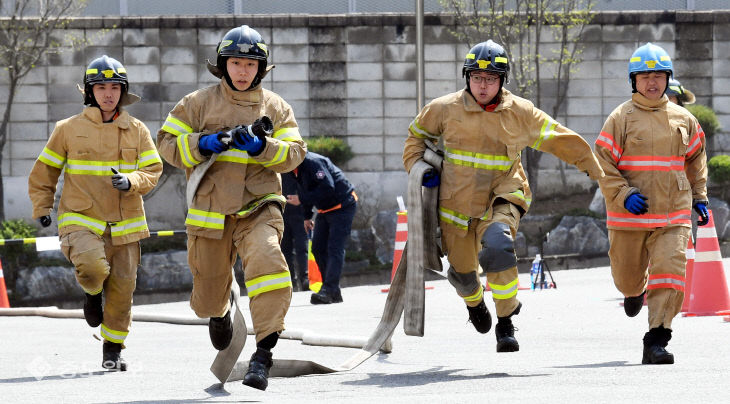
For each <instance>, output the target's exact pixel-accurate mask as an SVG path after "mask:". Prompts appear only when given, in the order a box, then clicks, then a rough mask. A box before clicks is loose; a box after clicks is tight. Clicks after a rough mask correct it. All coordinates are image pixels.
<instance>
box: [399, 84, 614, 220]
mask: <svg viewBox="0 0 730 404" xmlns="http://www.w3.org/2000/svg"><path fill="white" fill-rule="evenodd" d="M439 140H443V145H444V152H445V156H444V163H443V168H442V171H441V185H440V187H439V218H440V220H441V223H442V225H443V224H444V223H445V224H447V225H448V226H445V227H444V229H445V230H449V231H456V232H458V233H461V234H465V233H466V231H467V228H468V226H469V221H470V220H472V219H483V220H486V219H488V218H489V217H491V215H492V205H493V204H494V201H495V200H496V199H498V198H501V199H504V200H506V201H509V202H510V203H512V204H514V205H516V206H517V207H518V208H519V209H520V211H521V212H522V213H523V214H524V213H525V212H527V210H528V209H529V207H530V203H531V200H532V199H531V198H532V193H531V191H530V187H529V184H528V182H527V176H526V175H525V172H524V169H523V167H522V162H521V161H520V154H521V152H522V150H523V149H524V148H525V147H532V148H533V149H535V150H540V151H546V152H549V153H551V154H554V155H555V156H556V157H558V158H560V159H561V160H563V161H565V162H566V163H569V164H572V165H575V166H577V167H578V169H580V170H582V171H585V172H587V173H588V175H589V176H590V177H591V178H592V179H594V180H596V179H598V178H601V177H602V176H603V170H601V167H600V166H599V164H598V161H597V160H596V157H595V156H594V155H593V152H592V151H591V147H590V145H589V144H588V143H587V142H586V141H585V140H584V139H583V138H582V137H581V136H580V135H578V134H577V133H575V132H573V131H572V130H570V129H568V128H566V127H564V126H562V125H560V124H559V123H558V122H556V121H555V120H553V119H552V118H551V117H550V116H549V115H548V114H546V113H545V112H543V111H541V110H539V109H538V108H535V107H534V106H533V104H532V103H531V102H530V101H528V100H526V99H524V98H520V97H517V96H515V95H513V94H512V93H510V92H509V91H508V90H506V89H504V88H503V89H501V93H500V102H499V105H498V106H497V107H496V108H495V109H494V111H492V112H489V111H485V110H484V109H483V108H482V107H481V106H480V105H479V104H478V103H477V102H476V100H475V99H474V97H473V96H472V95H471V94H470V93H469V92H468V91H466V89H463V90H461V91H457V92H455V93H451V94H447V95H445V96H443V97H440V98H437V99H435V100H433V101H432V102H431V103H429V104H428V105H426V106H425V107H424V108H423V109H422V110H421V112H420V113H419V114H418V116H416V118H415V119H414V120H413V122H412V123H411V125H410V127H409V133H408V138H407V139H406V142H405V148H404V150H403V163H404V165H405V168H406V171H410V170H411V167H413V164H415V163H416V161H418V160H420V159H422V158H423V153H424V151H425V149H426V145H425V143H424V142H433V143H437V142H438V141H439Z"/></svg>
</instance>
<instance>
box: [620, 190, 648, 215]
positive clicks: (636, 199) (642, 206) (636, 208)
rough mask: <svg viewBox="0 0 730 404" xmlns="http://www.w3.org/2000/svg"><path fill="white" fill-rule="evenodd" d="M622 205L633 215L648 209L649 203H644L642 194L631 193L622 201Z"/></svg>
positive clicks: (641, 213) (644, 199)
mask: <svg viewBox="0 0 730 404" xmlns="http://www.w3.org/2000/svg"><path fill="white" fill-rule="evenodd" d="M624 207H625V208H626V210H628V211H629V212H631V213H633V214H635V215H643V214H644V213H646V212H648V211H649V204H647V203H646V197H645V196H644V195H642V194H631V195H629V196H628V197H627V198H626V200H625V201H624Z"/></svg>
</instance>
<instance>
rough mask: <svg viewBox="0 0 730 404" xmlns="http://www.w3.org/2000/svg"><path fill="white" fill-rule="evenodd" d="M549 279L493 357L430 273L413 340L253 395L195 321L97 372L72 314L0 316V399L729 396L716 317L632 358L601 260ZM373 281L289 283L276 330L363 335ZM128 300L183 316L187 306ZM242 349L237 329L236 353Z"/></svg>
mask: <svg viewBox="0 0 730 404" xmlns="http://www.w3.org/2000/svg"><path fill="white" fill-rule="evenodd" d="M725 267H726V268H728V267H730V262H725ZM554 275H555V278H556V281H557V283H558V289H556V290H546V291H534V292H533V291H529V290H526V291H521V292H520V294H519V297H520V299H521V300H522V301H523V303H524V308H523V311H522V313H521V314H520V315H519V316H518V317H516V319H515V323H516V325H517V327H518V328H519V331H518V332H517V337H518V339H519V341H520V345H521V350H520V352H516V353H509V354H505V353H502V354H497V353H496V352H495V339H494V332H493V331H490V332H489V334H487V335H481V334H477V333H476V332H475V331H474V329H473V328H472V326H471V324H469V323H467V321H466V319H467V312H466V309H465V308H464V305H463V303H462V302H461V301H460V299H459V298H458V297H456V295H455V294H454V292H453V290H452V288H451V287H450V286H449V285H448V283H447V282H446V281H434V282H428V284H429V285H430V286H433V289H429V290H427V291H426V335H425V336H424V337H423V338H417V337H409V336H405V335H404V334H403V331H402V327H400V326H399V328H398V329H397V330H396V334H395V335H394V338H393V344H394V349H393V352H392V353H391V354H389V355H385V354H381V355H378V356H375V357H373V358H371V359H370V360H369V361H367V362H365V363H364V364H362V365H361V366H360V367H358V368H356V369H355V370H353V371H350V372H345V373H339V374H332V375H318V376H304V377H297V378H274V379H271V380H270V384H269V389H268V390H267V391H266V392H260V391H257V390H253V389H250V388H248V387H246V386H243V385H242V384H241V383H240V382H231V383H227V384H225V385H224V386H221V385H220V384H219V383H218V382H217V380H216V379H215V377H214V376H213V375H212V374H211V373H210V371H209V370H208V369H209V367H210V364H211V363H212V360H213V358H214V357H215V351H214V350H213V348H212V347H211V346H210V342H209V341H208V335H207V328H206V327H205V326H183V325H169V324H157V323H140V322H138V323H135V324H134V326H133V329H132V332H131V333H130V335H129V338H128V339H127V346H128V349H126V350H125V351H124V356H125V358H126V359H127V361H128V362H129V366H130V369H129V371H127V372H123V373H121V372H120V373H113V372H106V371H102V370H101V369H100V362H101V343H100V342H99V341H98V340H96V339H95V338H94V334H97V335H98V331H97V330H92V329H90V328H88V326H86V323H85V322H84V320H61V319H48V318H40V317H3V318H0V342H1V343H2V347H0V402H3V403H16V402H28V403H39V402H69V403H80V402H91V403H101V402H123V403H178V402H182V403H194V402H203V403H212V402H272V403H273V402H276V403H300V402H317V403H321V402H333V403H340V402H348V403H349V402H356V403H365V402H367V403H372V402H374V401H380V402H398V403H434V402H438V403H442V402H447V403H457V402H458V403H471V402H492V403H512V402H541V403H565V402H569V403H574V402H575V403H578V402H580V403H585V402H586V401H589V400H590V401H591V402H592V403H604V402H605V403H623V402H626V403H628V402H631V403H675V402H677V403H680V402H685V403H697V402H700V403H720V402H722V403H727V402H730V370H729V369H730V344H729V343H728V342H729V341H730V322H724V321H723V318H722V317H701V318H682V317H678V318H677V319H676V320H675V323H674V330H675V331H674V338H673V340H672V341H671V343H670V351H672V352H673V353H674V354H675V356H676V361H677V363H676V364H675V365H668V366H644V365H641V364H640V362H641V349H642V343H641V338H642V336H643V333H644V332H645V331H646V326H647V325H646V309H644V310H643V311H642V313H641V314H640V315H639V316H638V317H636V318H631V319H630V318H627V317H626V316H625V315H624V313H623V309H622V308H621V307H620V306H619V302H620V299H619V296H618V293H617V292H616V291H615V289H614V287H613V283H612V281H611V279H610V273H609V269H608V268H606V267H600V268H593V269H585V270H571V271H556V272H554ZM522 276H523V275H521V277H522ZM522 284H523V285H527V284H528V281H527V278H526V277H525V278H522ZM381 288H382V286H363V287H353V288H346V289H344V291H343V296H344V299H345V302H344V303H343V304H337V305H331V306H312V305H310V304H309V295H308V294H306V293H295V295H294V299H293V304H292V308H291V310H290V312H289V314H288V316H287V326H288V327H289V328H290V329H307V330H317V331H318V332H321V333H331V334H337V335H353V336H363V337H365V336H367V335H369V334H370V332H371V330H372V329H373V328H374V326H375V325H376V324H377V322H378V320H379V318H380V314H381V311H382V307H383V303H384V301H385V296H386V295H385V294H384V293H382V292H381ZM490 306H491V308H492V312H493V304H491V305H490ZM134 310H135V312H137V313H141V312H145V313H163V314H175V315H185V316H188V315H192V312H191V311H190V309H189V307H188V305H187V302H180V303H167V304H158V305H146V306H136V307H135V309H134ZM247 314H248V313H247ZM248 318H250V317H248ZM249 324H250V322H249ZM253 350H254V345H253V343H252V340H251V339H249V344H248V345H247V346H246V348H244V354H243V357H245V358H248V356H250V354H251V352H252V351H253ZM354 352H355V350H353V349H347V348H326V347H313V346H306V345H302V344H301V343H300V342H298V341H291V340H282V341H280V342H279V345H278V346H277V347H276V349H275V351H274V355H275V357H276V358H289V359H308V360H315V361H318V362H320V363H322V364H325V365H329V366H336V365H338V364H340V363H342V362H344V361H345V360H347V359H348V358H349V357H350V356H351V355H352V354H353V353H354Z"/></svg>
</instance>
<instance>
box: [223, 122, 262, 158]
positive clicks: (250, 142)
mask: <svg viewBox="0 0 730 404" xmlns="http://www.w3.org/2000/svg"><path fill="white" fill-rule="evenodd" d="M251 132H252V130H251V126H236V127H235V128H233V129H232V130H231V131H230V132H228V133H230V135H231V137H232V138H233V146H235V147H236V149H241V150H245V151H247V152H248V154H250V155H254V156H255V155H257V154H259V153H260V152H261V149H263V148H264V142H263V141H262V140H261V138H260V137H258V136H256V135H254V134H252V133H251Z"/></svg>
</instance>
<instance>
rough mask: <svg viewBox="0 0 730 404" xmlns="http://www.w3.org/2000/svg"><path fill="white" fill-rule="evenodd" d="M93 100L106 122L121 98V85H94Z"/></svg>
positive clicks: (112, 114)
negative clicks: (94, 99)
mask: <svg viewBox="0 0 730 404" xmlns="http://www.w3.org/2000/svg"><path fill="white" fill-rule="evenodd" d="M93 89H94V98H96V102H97V103H98V104H99V108H100V109H101V116H102V117H103V118H104V120H105V121H108V120H109V119H111V118H112V117H113V116H114V113H115V112H116V110H117V105H118V104H119V98H121V96H122V85H121V84H119V83H98V84H94V87H93Z"/></svg>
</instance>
